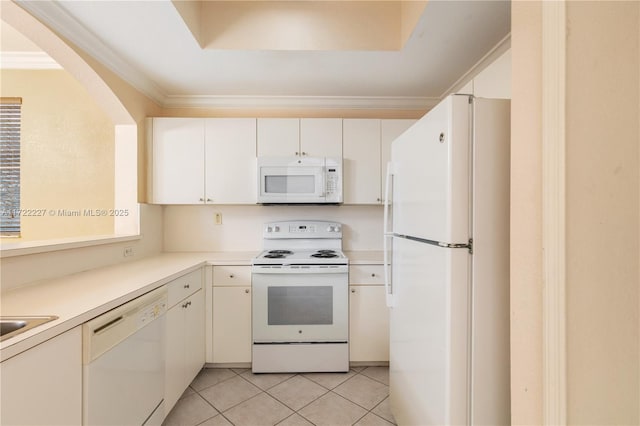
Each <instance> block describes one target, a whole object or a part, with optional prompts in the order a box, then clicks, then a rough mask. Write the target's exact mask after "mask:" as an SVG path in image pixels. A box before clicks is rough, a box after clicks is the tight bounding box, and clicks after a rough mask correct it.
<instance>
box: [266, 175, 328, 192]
mask: <svg viewBox="0 0 640 426" xmlns="http://www.w3.org/2000/svg"><path fill="white" fill-rule="evenodd" d="M315 180H316V177H315V176H314V175H266V176H265V177H264V190H265V192H266V193H267V194H313V193H315V191H316V190H315Z"/></svg>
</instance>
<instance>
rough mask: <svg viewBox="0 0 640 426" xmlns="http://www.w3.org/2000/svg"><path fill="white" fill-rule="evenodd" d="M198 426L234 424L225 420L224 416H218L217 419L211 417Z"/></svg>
mask: <svg viewBox="0 0 640 426" xmlns="http://www.w3.org/2000/svg"><path fill="white" fill-rule="evenodd" d="M185 426H186V425H185ZM198 426H233V423H231V422H230V421H229V420H227V419H225V418H224V416H223V415H222V414H218V415H217V416H215V417H211V418H210V419H209V420H207V421H206V422H204V423H200V424H199V425H198Z"/></svg>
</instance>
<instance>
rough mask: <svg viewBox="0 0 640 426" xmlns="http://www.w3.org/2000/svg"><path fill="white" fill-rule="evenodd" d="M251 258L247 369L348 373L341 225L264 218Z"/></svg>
mask: <svg viewBox="0 0 640 426" xmlns="http://www.w3.org/2000/svg"><path fill="white" fill-rule="evenodd" d="M263 238H264V239H263V248H264V251H263V252H262V253H261V254H260V255H258V256H256V257H255V258H254V259H253V261H252V265H253V266H252V287H253V299H252V310H253V312H252V313H253V317H252V331H253V333H252V334H253V350H252V355H253V356H252V371H253V372H255V373H270V372H321V371H333V372H340V371H343V372H346V371H349V293H348V288H349V280H348V274H349V260H348V259H347V257H346V256H345V255H344V253H343V252H342V225H341V224H339V223H336V222H327V221H285V222H271V223H267V224H265V227H264V232H263Z"/></svg>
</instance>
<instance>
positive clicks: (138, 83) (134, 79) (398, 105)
mask: <svg viewBox="0 0 640 426" xmlns="http://www.w3.org/2000/svg"><path fill="white" fill-rule="evenodd" d="M16 3H17V4H18V5H19V6H20V7H22V8H23V9H25V10H26V11H27V12H29V13H30V14H31V15H33V16H35V17H36V18H37V19H39V20H40V21H41V22H43V23H45V24H46V25H48V26H50V27H51V28H52V29H53V30H54V31H55V32H56V33H57V34H59V35H61V36H62V37H64V38H66V39H67V40H69V41H70V42H72V43H73V44H74V45H76V46H77V47H78V48H80V49H81V50H83V51H84V52H86V53H87V54H89V55H91V56H92V57H93V58H94V59H96V60H97V61H98V62H100V63H102V64H103V65H104V66H106V67H107V68H108V69H110V70H111V71H113V72H114V73H115V74H116V75H118V76H119V77H120V78H122V79H123V80H125V81H126V82H127V83H129V84H130V85H132V86H133V87H135V88H136V89H137V90H139V91H140V92H142V93H143V94H144V95H146V96H147V97H149V98H150V99H152V100H153V101H155V102H156V103H157V104H159V105H160V106H162V107H164V108H228V109H240V108H245V109H246V108H265V109H269V108H273V109H275V108H283V109H294V108H300V109H365V110H366V109H387V110H427V109H431V108H432V107H433V106H435V105H436V104H437V103H438V102H439V101H440V99H439V98H428V97H411V96H408V97H403V96H344V97H342V96H234V95H229V96H220V95H167V94H165V93H163V92H162V91H161V90H160V89H159V88H158V87H157V86H156V85H155V83H154V82H153V81H152V80H151V79H150V78H149V77H148V76H147V75H146V74H144V73H142V72H141V71H139V70H138V69H136V68H134V67H132V66H131V65H130V64H129V63H128V62H126V61H125V60H123V59H122V58H121V57H119V56H118V55H117V54H116V53H115V52H114V51H113V50H112V49H111V48H110V47H109V46H107V45H106V44H105V43H104V42H102V40H101V39H99V38H98V37H97V36H96V35H95V34H94V33H93V32H92V31H91V30H90V29H88V28H86V27H85V26H84V25H83V24H81V23H80V22H79V21H78V20H77V19H75V18H74V17H73V16H72V15H70V14H69V13H68V12H67V11H66V10H65V9H64V8H63V7H62V6H61V5H60V4H59V3H58V2H53V1H28V0H16ZM62 65H63V66H64V64H62Z"/></svg>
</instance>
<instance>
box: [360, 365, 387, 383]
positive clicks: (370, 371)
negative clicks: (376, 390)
mask: <svg viewBox="0 0 640 426" xmlns="http://www.w3.org/2000/svg"><path fill="white" fill-rule="evenodd" d="M361 374H364V375H365V376H367V377H370V378H372V379H373V380H377V381H379V382H380V383H384V384H385V385H387V386H389V367H367V368H365V369H364V370H362V372H361Z"/></svg>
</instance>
